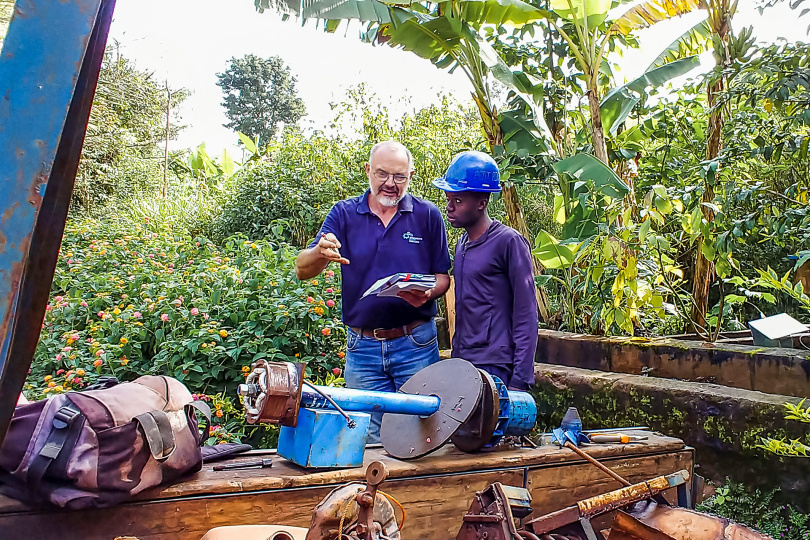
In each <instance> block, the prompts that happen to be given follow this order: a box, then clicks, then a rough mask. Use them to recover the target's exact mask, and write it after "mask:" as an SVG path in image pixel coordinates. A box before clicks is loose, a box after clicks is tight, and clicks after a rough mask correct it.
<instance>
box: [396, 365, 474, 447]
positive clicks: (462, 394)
mask: <svg viewBox="0 0 810 540" xmlns="http://www.w3.org/2000/svg"><path fill="white" fill-rule="evenodd" d="M399 391H400V392H403V393H405V394H415V395H423V396H424V395H428V396H436V397H438V398H439V399H440V400H441V404H440V405H439V410H438V411H436V412H435V413H433V414H432V415H430V416H428V417H426V418H422V417H420V416H416V415H409V414H386V415H384V416H383V421H382V427H381V429H380V439H381V440H382V444H383V447H384V448H385V450H386V451H387V452H388V453H389V454H391V455H392V456H394V457H397V458H400V459H413V458H418V457H421V456H424V455H425V454H427V453H429V452H432V451H433V450H435V449H437V448H438V447H440V446H441V445H443V444H444V443H445V442H447V440H448V439H450V437H452V436H453V434H454V433H455V432H456V430H457V429H458V427H459V426H460V425H461V424H463V423H464V422H466V421H467V419H468V418H470V416H471V415H472V414H473V413H474V412H475V410H476V409H477V407H478V402H479V400H480V399H481V394H482V391H483V380H482V377H481V373H479V371H478V369H477V368H476V367H475V366H474V365H472V364H471V363H469V362H467V361H466V360H462V359H461V358H450V359H449V360H443V361H440V362H436V363H435V364H433V365H431V366H428V367H426V368H425V369H423V370H421V371H420V372H418V373H417V374H416V375H414V376H413V377H411V378H410V379H408V381H407V382H406V383H405V384H403V385H402V388H400V389H399Z"/></svg>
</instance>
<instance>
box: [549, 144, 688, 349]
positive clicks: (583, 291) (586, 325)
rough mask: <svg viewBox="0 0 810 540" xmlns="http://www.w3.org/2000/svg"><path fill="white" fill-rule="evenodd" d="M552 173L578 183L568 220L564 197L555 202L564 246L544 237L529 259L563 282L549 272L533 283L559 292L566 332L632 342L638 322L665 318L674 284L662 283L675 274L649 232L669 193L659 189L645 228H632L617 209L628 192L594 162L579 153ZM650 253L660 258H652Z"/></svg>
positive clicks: (645, 214) (668, 206)
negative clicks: (553, 284)
mask: <svg viewBox="0 0 810 540" xmlns="http://www.w3.org/2000/svg"><path fill="white" fill-rule="evenodd" d="M554 169H555V171H557V173H558V174H566V175H569V176H571V177H572V178H574V179H575V184H574V187H573V191H572V199H573V201H574V202H573V203H572V205H571V211H570V213H569V214H567V215H566V214H564V213H563V212H562V211H561V207H562V205H564V204H567V203H566V202H565V201H563V198H562V197H558V198H557V201H556V203H555V215H557V216H559V218H560V221H561V225H562V236H563V238H564V239H565V240H563V241H558V240H557V239H555V238H554V237H553V236H552V235H550V234H549V233H547V232H546V231H541V232H540V234H538V236H537V239H536V240H535V248H534V251H533V253H534V254H535V256H537V257H538V258H539V259H540V261H541V262H542V264H543V265H544V266H545V267H546V268H547V271H548V272H554V271H561V273H562V276H558V275H555V274H554V273H549V274H546V275H544V276H540V277H538V278H536V279H537V280H538V281H539V282H540V283H542V284H545V283H547V282H548V281H549V280H553V281H554V282H556V283H557V284H558V285H559V286H560V287H561V290H562V298H563V300H562V302H561V304H562V306H561V307H562V315H561V318H562V320H563V323H564V325H563V326H564V327H565V328H566V329H567V330H569V331H573V332H576V331H581V330H588V331H590V332H593V333H600V334H601V333H614V332H615V331H616V330H615V329H618V331H619V332H624V333H628V334H631V335H632V334H634V333H635V332H636V331H637V329H640V328H642V327H644V324H643V321H642V317H643V316H650V315H652V316H657V317H662V316H663V314H664V310H663V307H664V299H665V296H666V295H667V293H668V292H672V291H668V290H667V288H666V287H665V283H671V281H667V280H666V279H665V276H666V275H667V274H677V273H678V271H677V269H676V268H675V266H674V263H673V261H672V259H671V257H670V256H669V252H670V251H671V248H670V246H669V245H667V243H666V241H665V240H664V239H662V238H661V237H659V236H657V235H655V234H651V232H650V231H651V225H652V223H654V222H655V223H662V222H663V221H664V216H665V215H667V214H669V213H670V212H672V211H673V209H674V207H675V206H674V205H673V204H672V202H670V199H669V196H668V195H667V193H666V190H664V189H663V187H662V186H656V187H654V188H653V189H651V190H650V193H649V194H648V195H647V197H645V202H644V207H643V209H642V212H641V217H642V219H643V221H641V222H640V223H639V224H636V223H635V222H634V221H633V218H632V212H631V211H630V209H625V208H624V207H623V204H622V201H623V199H624V197H625V196H626V195H627V194H628V193H629V188H628V187H627V186H626V185H625V184H624V183H623V182H622V181H621V179H620V178H619V177H618V176H617V175H616V173H615V172H614V171H613V170H612V169H610V168H609V167H607V166H606V165H605V164H604V163H602V162H601V161H599V160H598V159H596V158H595V157H594V156H591V155H589V154H578V155H576V156H572V157H570V158H567V159H565V160H562V161H559V162H557V163H555V164H554ZM620 215H622V219H617V218H618V216H620ZM653 231H654V229H653ZM653 253H657V254H658V256H657V257H655V258H653V257H651V256H650V255H651V254H653ZM645 310H646V312H647V313H644V311H645ZM614 325H615V329H614Z"/></svg>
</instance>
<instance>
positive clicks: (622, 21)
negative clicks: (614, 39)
mask: <svg viewBox="0 0 810 540" xmlns="http://www.w3.org/2000/svg"><path fill="white" fill-rule="evenodd" d="M698 9H706V2H705V0H647V1H646V2H642V3H641V4H639V5H637V6H633V7H632V8H630V9H629V10H627V11H626V12H625V13H624V14H623V15H622V16H621V17H619V18H618V19H616V20H615V21H613V26H611V30H612V31H614V32H618V33H620V34H622V35H627V34H629V33H630V32H632V31H633V30H640V29H642V28H647V27H649V26H652V25H654V24H656V23H659V22H661V21H665V20H667V19H671V18H673V17H678V16H680V15H685V14H687V13H692V12H693V11H697V10H698Z"/></svg>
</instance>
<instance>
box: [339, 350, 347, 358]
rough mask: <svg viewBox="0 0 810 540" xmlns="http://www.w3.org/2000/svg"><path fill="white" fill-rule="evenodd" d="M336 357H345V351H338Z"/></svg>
mask: <svg viewBox="0 0 810 540" xmlns="http://www.w3.org/2000/svg"><path fill="white" fill-rule="evenodd" d="M338 358H346V353H345V352H343V351H340V352H339V353H338Z"/></svg>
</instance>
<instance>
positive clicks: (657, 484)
mask: <svg viewBox="0 0 810 540" xmlns="http://www.w3.org/2000/svg"><path fill="white" fill-rule="evenodd" d="M689 477H690V476H689V473H688V472H687V471H685V470H682V471H678V472H676V473H673V474H668V475H666V476H659V477H656V478H653V479H651V480H648V481H646V482H640V483H638V484H633V485H631V486H628V487H624V488H621V489H617V490H614V491H611V492H609V493H605V494H603V495H597V496H595V497H591V498H589V499H585V500H584V501H579V502H578V503H577V505H576V506H569V507H568V508H563V509H562V510H558V511H556V512H552V513H550V514H546V515H545V516H541V517H539V518H536V519H533V520H531V521H529V522H528V523H527V524H526V529H528V530H529V531H530V532H532V533H534V534H536V535H538V534H545V533H548V532H550V531H553V530H555V529H558V528H560V527H562V526H564V525H567V524H570V523H574V522H576V521H579V520H580V519H581V518H582V519H589V518H592V517H594V516H596V515H599V514H604V513H606V512H610V511H611V510H615V509H616V508H621V507H623V506H627V505H628V504H632V503H635V502H639V501H642V500H644V499H648V498H650V497H653V496H655V495H657V494H659V493H661V492H662V491H664V490H666V489H669V488H672V487H676V486H680V485H682V484H685V483H686V482H687V481H688V480H689Z"/></svg>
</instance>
